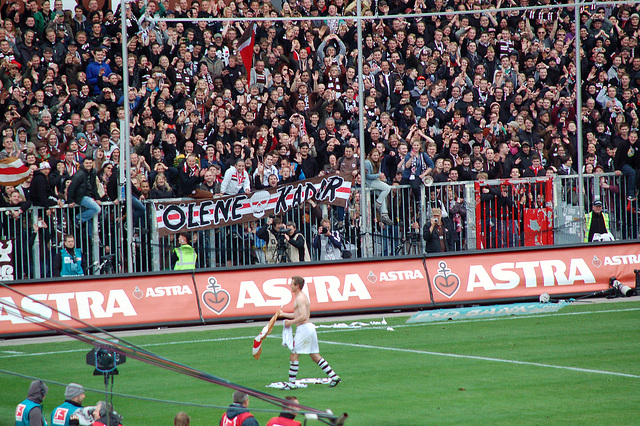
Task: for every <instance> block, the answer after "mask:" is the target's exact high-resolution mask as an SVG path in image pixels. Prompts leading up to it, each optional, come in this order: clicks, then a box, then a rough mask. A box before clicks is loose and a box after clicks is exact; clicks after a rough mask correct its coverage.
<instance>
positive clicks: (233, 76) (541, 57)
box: [0, 0, 640, 248]
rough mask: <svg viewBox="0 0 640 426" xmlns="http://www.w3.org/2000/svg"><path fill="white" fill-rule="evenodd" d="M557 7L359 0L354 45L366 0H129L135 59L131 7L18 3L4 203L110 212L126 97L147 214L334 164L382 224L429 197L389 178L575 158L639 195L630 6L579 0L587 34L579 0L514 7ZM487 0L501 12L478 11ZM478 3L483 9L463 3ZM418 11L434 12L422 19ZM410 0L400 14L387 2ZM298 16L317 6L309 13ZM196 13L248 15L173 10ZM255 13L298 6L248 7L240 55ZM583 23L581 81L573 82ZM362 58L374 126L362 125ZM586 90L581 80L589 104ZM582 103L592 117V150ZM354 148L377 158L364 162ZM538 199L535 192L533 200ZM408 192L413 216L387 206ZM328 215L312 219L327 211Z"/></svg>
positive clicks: (12, 19) (5, 93) (6, 63)
mask: <svg viewBox="0 0 640 426" xmlns="http://www.w3.org/2000/svg"><path fill="white" fill-rule="evenodd" d="M550 4H551V2H550V0H538V1H536V0H519V2H516V1H514V0H508V1H503V0H492V1H487V0H482V1H475V0H468V1H462V0H452V1H448V2H447V1H444V0H426V1H425V0H387V1H385V0H379V1H373V2H370V1H364V2H363V7H364V9H363V13H364V14H365V15H368V16H370V19H368V20H366V21H365V22H363V34H364V38H363V49H362V52H358V50H357V26H356V21H355V20H354V19H352V18H350V17H351V16H352V15H353V14H354V13H355V11H356V2H355V1H349V0H316V1H312V0H288V1H286V2H283V3H282V5H281V7H279V8H277V9H276V8H275V7H274V6H273V5H272V3H271V2H263V1H258V0H250V1H248V2H246V1H230V2H229V1H224V0H220V1H217V2H216V1H209V0H201V1H196V0H193V1H191V2H189V1H188V0H179V1H176V2H175V4H174V6H173V7H170V5H169V2H167V1H164V2H156V1H154V0H149V1H139V2H128V3H126V8H127V10H126V16H127V20H126V28H127V35H128V38H129V42H128V44H127V50H128V60H127V63H123V58H122V54H121V52H122V46H121V39H122V37H121V34H120V16H121V15H120V9H119V7H120V6H118V7H117V8H116V10H115V11H112V10H111V9H110V8H109V7H108V6H107V5H105V6H104V7H103V8H100V7H99V5H98V2H97V1H96V0H90V1H88V2H87V7H86V8H85V7H84V6H83V5H81V4H80V5H78V6H76V7H75V9H74V10H72V11H69V10H63V5H62V2H61V1H60V0H56V1H54V2H53V4H52V3H51V2H50V1H49V0H43V1H41V2H40V4H38V2H37V1H36V0H27V1H25V2H21V1H18V2H16V1H12V0H9V1H7V2H6V3H5V4H4V5H3V6H2V8H1V10H0V12H1V17H2V25H1V26H0V81H1V86H0V89H1V91H0V113H1V114H2V117H3V118H4V120H3V121H2V122H1V123H0V130H1V131H2V138H3V139H2V144H3V149H2V151H0V159H1V158H5V157H19V158H21V159H22V160H23V161H24V162H25V163H26V164H27V165H28V166H29V167H31V168H32V170H33V174H32V176H31V177H30V178H29V179H27V181H25V182H24V183H22V184H20V185H18V186H16V187H13V186H5V187H3V191H2V192H3V193H2V197H0V202H2V203H3V206H13V207H15V206H19V207H20V210H18V211H17V212H15V211H14V212H13V213H12V214H14V216H16V217H18V216H19V215H20V214H21V212H25V211H26V210H27V209H28V208H29V207H30V206H31V205H35V206H41V207H45V208H50V207H52V206H55V205H63V204H65V203H69V204H70V203H76V204H77V205H81V206H82V207H83V209H84V212H83V215H82V217H81V218H79V219H78V220H80V221H86V220H89V219H90V218H91V217H93V216H94V215H95V214H98V213H99V212H100V206H99V203H100V201H107V200H115V199H116V198H117V196H118V182H117V179H118V175H119V173H118V168H119V161H120V156H121V155H122V150H123V147H122V146H121V145H120V143H119V141H120V128H119V120H120V119H122V118H123V116H124V108H129V111H130V114H131V140H130V142H131V148H132V154H131V160H130V167H131V171H132V173H131V174H132V182H131V184H132V188H133V193H134V195H135V199H136V200H134V209H135V211H136V212H137V214H138V217H139V215H143V214H144V206H143V205H142V204H141V203H138V202H137V201H139V200H148V199H163V198H173V197H189V196H191V195H193V194H194V191H195V190H197V189H200V190H204V191H208V192H210V193H213V194H214V196H219V195H234V194H237V193H239V192H246V193H248V192H251V191H255V190H257V189H262V188H265V187H270V186H277V185H278V184H282V183H289V182H292V181H296V180H301V179H305V178H309V177H313V176H318V175H323V174H327V173H331V172H335V171H340V172H343V173H346V174H350V175H351V176H353V179H354V184H355V185H356V186H357V185H359V184H361V183H362V182H363V181H364V183H365V185H366V186H368V187H370V188H372V189H374V190H376V191H379V196H378V197H377V199H376V208H377V210H378V214H377V216H376V221H377V222H378V223H380V224H381V226H384V225H389V224H394V223H398V221H399V220H400V221H402V223H404V224H405V225H406V226H409V225H411V226H413V227H415V226H416V223H415V221H416V220H417V219H416V218H417V216H418V215H417V212H416V208H419V206H418V207H411V206H410V204H409V203H408V202H403V203H400V205H394V206H393V207H394V208H393V209H392V208H391V207H390V206H389V204H390V203H391V202H392V200H389V197H388V194H389V193H390V190H391V188H392V187H393V186H395V185H409V186H410V187H411V191H410V193H411V194H413V197H415V200H414V202H417V201H418V199H419V192H420V190H421V187H422V186H423V185H425V182H426V183H428V182H430V181H431V180H433V181H434V182H449V181H468V180H477V179H493V178H507V179H508V178H518V177H521V176H523V177H524V176H544V175H555V174H560V175H562V174H564V175H568V174H575V173H577V171H578V169H579V168H583V170H584V172H585V173H593V172H599V171H604V172H615V173H616V174H617V175H620V176H621V177H622V179H623V181H622V182H624V185H621V187H620V188H617V189H618V191H619V196H618V200H619V201H620V202H621V203H625V202H627V201H628V202H630V203H634V202H635V199H636V198H635V197H636V193H637V189H638V185H637V184H638V179H637V176H638V170H639V169H640V160H639V159H640V151H639V150H638V148H640V144H639V143H638V128H639V127H640V119H639V117H638V107H639V106H640V93H639V91H638V88H639V87H640V51H639V50H638V49H639V48H638V38H639V36H640V34H639V33H640V15H639V13H638V10H637V6H636V5H615V6H590V7H589V8H585V9H584V10H581V12H580V17H581V22H580V29H579V32H578V34H576V25H575V22H574V20H573V10H570V9H569V8H543V9H532V10H510V9H511V8H514V7H526V6H534V5H541V6H544V5H550ZM493 8H498V9H501V11H499V12H486V11H484V10H487V9H493ZM465 10H469V11H473V13H470V14H453V13H452V12H454V11H465ZM423 12H435V13H437V15H433V16H428V17H421V16H414V15H416V14H420V13H423ZM398 14H399V15H403V17H396V18H391V19H385V15H398ZM302 16H304V17H306V16H311V17H324V19H320V20H313V21H310V20H300V19H298V20H296V18H298V17H302ZM194 17H198V18H207V17H224V18H237V19H235V20H233V21H231V20H228V21H208V22H207V21H198V22H187V21H180V22H175V21H174V22H168V21H163V20H162V18H194ZM253 17H274V18H275V17H291V18H292V19H291V20H285V21H273V20H271V21H256V22H255V23H256V32H255V45H254V49H253V59H252V61H251V68H250V69H245V67H244V65H243V60H242V58H241V56H240V52H239V48H240V43H241V40H240V39H241V37H242V36H243V35H245V34H248V32H247V31H249V30H250V28H251V26H252V25H253V23H252V21H251V18H253ZM332 17H337V19H330V18H332ZM576 35H577V36H578V37H580V40H581V45H582V51H581V55H580V56H581V68H582V70H581V71H582V76H583V80H584V81H583V85H582V87H577V88H576V67H575V45H574V37H576ZM358 60H362V62H363V78H364V89H365V99H364V100H363V102H364V115H365V120H366V121H365V129H366V130H365V138H364V140H359V136H358V134H359V132H358V113H359V110H358V72H357V70H358V62H357V61H358ZM123 73H128V75H129V82H130V85H131V87H130V89H129V92H128V93H123V84H122V75H123ZM576 89H578V90H582V100H583V105H582V116H581V117H576V92H575V90H576ZM576 120H580V121H581V122H582V127H583V137H584V145H583V146H584V152H583V155H584V163H583V164H579V163H578V143H577V140H578V137H579V135H578V134H577V125H576ZM360 156H365V157H366V158H367V162H366V176H365V177H364V179H363V178H362V177H361V176H360V169H359V158H360ZM86 159H89V160H93V161H87V160H86ZM96 178H97V179H96ZM448 192H450V193H451V194H449V195H450V197H449V198H450V202H451V204H450V205H449V204H447V205H439V206H438V208H443V209H444V210H445V212H443V214H442V216H445V213H447V212H449V211H450V212H452V213H451V214H448V215H447V216H448V217H449V219H451V220H453V219H455V218H456V215H457V218H458V221H460V216H461V215H463V214H464V212H463V211H461V212H460V213H456V212H455V209H456V208H457V207H458V208H460V210H463V209H462V208H461V206H462V205H463V202H464V200H463V199H462V197H463V194H455V193H453V192H452V191H451V190H448ZM483 196H486V197H490V198H491V197H492V198H493V199H495V200H499V199H500V197H503V198H505V197H506V198H510V199H513V198H514V197H515V200H516V201H515V202H518V198H517V197H518V195H517V194H502V193H501V192H500V191H499V190H495V191H494V190H488V189H487V190H486V192H485V193H484V194H483ZM87 198H89V199H90V200H88V199H87ZM352 198H353V200H352V201H351V202H350V204H349V208H346V209H342V210H340V209H338V211H337V214H336V215H335V216H334V217H335V219H336V220H335V221H334V223H333V225H334V227H336V228H338V229H340V228H342V226H343V225H344V224H345V223H346V224H347V226H349V223H350V222H348V220H347V219H348V218H349V217H351V218H352V219H353V218H354V217H356V216H354V215H357V212H358V208H359V206H358V205H357V200H358V194H357V192H354V193H353V195H352ZM407 198H408V197H407ZM530 198H531V197H530ZM93 200H96V201H97V202H96V201H94V202H92V201H93ZM538 201H540V200H536V199H535V194H534V197H533V198H532V199H530V200H528V201H527V202H528V203H530V204H532V205H535V204H536V202H538ZM510 202H513V200H511V201H510ZM456 206H457V207H456ZM398 209H399V210H401V213H400V216H404V217H401V218H398V217H394V216H395V214H394V212H397V211H398ZM345 215H346V216H347V218H346V219H345ZM316 219H317V221H318V225H319V224H320V220H321V219H322V215H317V216H316ZM445 219H446V218H445ZM351 224H353V222H351ZM328 225H330V224H328ZM427 226H429V224H427ZM454 227H455V225H454ZM434 245H435V246H437V244H434ZM436 248H437V247H436Z"/></svg>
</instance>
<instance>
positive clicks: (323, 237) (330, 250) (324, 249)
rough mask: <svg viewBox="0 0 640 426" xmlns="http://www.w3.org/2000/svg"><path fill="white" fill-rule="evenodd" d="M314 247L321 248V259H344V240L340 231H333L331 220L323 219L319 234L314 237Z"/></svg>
mask: <svg viewBox="0 0 640 426" xmlns="http://www.w3.org/2000/svg"><path fill="white" fill-rule="evenodd" d="M311 245H312V246H313V248H314V249H316V250H319V253H320V260H337V259H342V250H341V248H342V240H341V238H340V233H339V232H338V231H333V232H331V221H329V219H322V222H320V226H319V227H318V234H317V235H316V236H315V237H314V238H313V243H312V244H311Z"/></svg>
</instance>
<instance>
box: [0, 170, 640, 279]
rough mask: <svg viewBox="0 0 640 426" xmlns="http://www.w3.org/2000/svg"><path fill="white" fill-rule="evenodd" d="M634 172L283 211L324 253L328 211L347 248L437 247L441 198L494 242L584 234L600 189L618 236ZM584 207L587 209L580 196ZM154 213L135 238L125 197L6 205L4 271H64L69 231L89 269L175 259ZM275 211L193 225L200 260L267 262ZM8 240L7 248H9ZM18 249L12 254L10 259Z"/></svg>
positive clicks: (455, 222) (632, 206)
mask: <svg viewBox="0 0 640 426" xmlns="http://www.w3.org/2000/svg"><path fill="white" fill-rule="evenodd" d="M623 179H624V176H615V174H613V173H610V174H600V175H585V176H584V193H583V194H580V193H579V191H578V177H577V176H556V177H554V178H546V177H544V178H524V179H516V180H508V179H507V180H489V181H482V182H478V181H472V182H447V183H434V184H432V185H430V186H423V187H422V189H421V192H420V193H419V197H416V196H415V195H414V193H413V192H412V190H411V188H410V187H408V186H394V187H393V188H392V191H391V193H390V195H389V199H388V206H389V216H390V218H391V219H392V221H393V224H385V223H383V222H382V220H380V219H381V218H380V216H379V213H378V212H377V211H376V209H375V202H374V197H372V195H373V194H372V193H371V191H370V190H368V189H366V190H365V197H366V201H367V202H366V203H365V205H366V208H367V209H368V212H369V215H368V217H370V218H371V220H370V221H369V223H367V224H363V223H362V221H361V212H360V208H361V207H360V201H359V200H360V192H359V189H358V188H354V189H353V191H352V194H351V199H350V200H349V202H348V204H347V206H346V207H345V208H344V210H342V211H341V210H340V209H339V208H337V207H335V206H330V205H323V204H310V203H305V204H304V205H303V206H301V207H300V208H297V209H294V210H292V211H289V212H287V213H286V214H285V215H284V217H283V220H284V221H285V222H286V221H294V222H295V223H296V224H297V228H298V230H299V231H300V232H301V233H302V235H303V236H304V237H305V240H306V242H307V245H308V247H309V250H310V253H311V258H312V260H319V259H320V256H319V255H320V254H319V253H318V251H317V250H315V249H312V247H311V245H312V240H313V238H314V237H315V235H316V233H317V229H318V226H319V225H320V220H321V219H322V218H328V219H330V220H331V222H332V226H333V227H334V229H337V227H338V226H339V231H340V234H341V236H342V240H343V247H342V251H343V254H344V256H345V257H347V256H350V257H351V258H363V257H365V253H367V254H368V255H367V256H366V257H374V258H388V257H398V256H405V255H415V254H421V253H424V252H425V251H426V250H428V247H429V246H428V244H426V243H425V238H424V237H425V231H426V230H427V229H428V227H429V221H430V219H431V216H432V212H433V209H434V208H439V209H440V210H441V211H442V216H443V218H444V221H445V223H446V225H447V226H448V227H449V228H450V232H451V235H450V241H449V242H448V244H447V245H446V247H445V248H446V250H447V251H471V250H479V249H485V248H495V249H507V248H513V247H526V246H540V245H559V244H579V243H582V241H583V238H584V232H585V229H584V219H585V215H586V213H588V212H589V211H590V210H591V203H592V201H593V200H595V199H600V200H601V201H602V202H603V205H604V211H605V212H606V213H608V215H609V218H610V223H611V224H610V227H611V229H610V232H611V233H612V234H613V236H614V237H615V238H616V239H623V240H631V239H637V238H638V232H639V229H638V219H639V218H638V207H639V206H638V202H637V201H636V200H633V201H628V200H627V197H626V195H625V194H624V191H623V190H622V189H621V188H623V185H622V183H623ZM581 196H582V197H583V210H582V211H581V210H580V203H579V200H580V197H581ZM144 205H145V208H146V210H147V211H146V214H145V215H144V216H143V217H142V218H140V219H139V221H138V222H135V223H134V225H135V226H134V228H133V229H132V230H131V232H132V233H133V238H132V241H133V244H132V246H131V247H128V246H127V244H126V241H127V240H128V238H127V237H128V230H127V229H126V220H125V219H126V218H125V214H124V203H120V204H114V203H103V204H102V212H101V214H100V215H99V216H97V217H95V218H93V219H92V220H91V221H89V222H86V223H83V224H82V225H80V226H78V225H76V222H75V219H76V217H78V216H79V215H80V211H81V207H73V208H71V207H66V206H65V207H62V208H57V207H56V208H52V209H50V210H46V211H45V210H44V209H42V208H31V209H29V210H28V211H27V212H24V213H22V214H20V215H17V210H16V209H15V208H8V209H0V234H1V235H0V240H4V241H6V240H10V241H11V243H12V244H11V248H12V250H10V251H11V253H10V255H9V256H6V255H5V254H6V252H7V250H6V248H7V247H9V246H8V245H7V243H5V244H4V245H2V246H0V254H2V255H3V256H2V259H4V261H5V262H4V263H3V262H2V261H1V260H0V264H2V265H0V271H2V272H1V276H2V279H4V280H23V279H37V278H48V277H52V276H53V275H54V267H53V266H54V259H55V256H56V254H57V253H59V252H60V250H61V249H62V244H63V237H64V235H65V234H71V235H74V237H75V240H76V246H77V247H79V248H80V249H81V251H82V253H83V257H84V258H85V259H86V261H85V263H86V265H87V268H86V269H87V270H86V271H85V274H87V275H97V274H112V273H124V272H126V271H127V270H128V265H127V262H128V260H127V259H128V258H129V256H128V254H129V253H128V250H131V251H132V258H133V267H132V269H133V271H134V272H150V271H163V270H170V269H172V265H171V253H172V251H173V250H174V249H175V248H176V247H177V246H178V243H177V238H176V236H173V235H169V236H165V237H162V238H161V237H159V236H158V233H157V229H156V227H155V225H156V222H155V221H154V220H151V218H152V217H154V215H153V209H154V204H153V202H145V203H144ZM265 220H266V219H265V218H263V219H261V220H256V221H253V222H249V223H246V224H242V225H232V226H227V227H222V228H218V229H214V230H206V231H197V232H193V233H192V245H193V247H194V248H195V250H196V252H197V254H198V260H197V268H224V267H228V266H247V267H250V266H251V265H258V264H264V263H265V255H264V253H265V252H264V250H265V244H266V242H265V241H263V240H261V239H260V238H258V237H257V236H256V230H257V229H258V228H259V227H261V226H263V225H264V223H265ZM2 247H5V251H4V252H3V251H2ZM7 259H10V260H7Z"/></svg>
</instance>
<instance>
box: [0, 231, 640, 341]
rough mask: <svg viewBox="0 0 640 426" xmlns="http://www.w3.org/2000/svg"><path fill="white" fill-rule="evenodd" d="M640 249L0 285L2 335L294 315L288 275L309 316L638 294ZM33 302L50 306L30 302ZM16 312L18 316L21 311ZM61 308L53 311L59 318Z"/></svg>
mask: <svg viewBox="0 0 640 426" xmlns="http://www.w3.org/2000/svg"><path fill="white" fill-rule="evenodd" d="M634 269H640V245H638V244H610V245H595V244H594V245H588V246H582V247H575V248H555V249H554V248H552V249H546V248H544V249H537V250H527V251H518V252H486V253H477V254H473V255H471V254H467V255H449V256H437V257H431V256H430V257H427V258H425V259H424V262H423V259H422V258H407V259H397V260H385V261H379V260H378V261H357V262H336V263H333V264H330V265H329V264H327V263H323V264H309V265H299V264H297V265H284V266H276V267H266V268H260V269H245V270H231V269H227V270H215V271H204V272H197V273H195V274H194V275H191V274H190V273H168V274H164V275H148V276H136V277H135V280H133V279H131V277H129V276H125V277H111V278H103V279H87V280H84V281H82V283H81V284H80V283H79V281H77V280H74V281H71V280H67V281H63V280H56V281H50V282H45V283H42V282H39V283H24V284H16V285H12V286H11V288H13V289H15V290H17V291H19V292H20V293H23V294H25V295H28V296H30V298H29V297H25V296H23V295H21V294H19V293H16V292H14V291H11V290H10V289H9V288H5V287H0V336H8V335H15V334H22V333H40V332H43V331H46V329H45V328H43V326H42V324H39V323H42V322H43V321H46V319H52V320H54V321H57V322H60V323H62V324H65V325H68V326H70V327H83V326H82V325H81V324H79V323H77V322H76V321H73V320H71V318H69V317H68V316H67V315H71V316H73V317H75V318H78V319H80V320H82V321H84V322H87V323H89V324H91V325H92V326H97V327H101V328H102V327H109V328H114V327H116V328H131V327H142V326H158V325H163V324H176V323H182V324H198V323H202V322H208V323H211V322H215V321H222V320H223V321H233V320H235V319H238V320H239V319H247V318H266V317H269V316H271V315H272V314H273V313H274V312H275V311H276V310H277V309H278V308H280V307H281V306H284V309H285V310H289V311H291V310H292V302H293V301H292V296H291V292H290V289H289V278H290V277H291V276H293V275H300V276H303V277H304V278H305V281H306V285H305V288H304V291H305V292H306V293H307V294H308V295H309V298H310V300H311V306H312V311H313V312H315V313H318V312H323V313H348V312H356V311H359V312H362V311H367V310H369V311H373V310H385V309H398V308H414V309H421V308H432V307H436V306H444V305H452V304H465V303H469V302H474V303H481V302H482V301H487V302H488V301H492V302H495V301H496V300H516V299H526V298H537V297H538V296H539V295H540V294H541V293H548V294H550V295H566V294H586V293H592V292H598V291H601V290H606V289H607V288H609V279H610V278H611V277H613V276H615V277H617V278H618V279H619V280H620V281H621V282H623V283H624V284H627V285H629V286H631V287H635V275H634ZM32 299H35V300H37V301H40V302H42V303H44V304H46V305H47V306H43V305H40V304H39V303H37V302H35V301H33V300H32ZM19 308H21V309H19ZM58 311H59V312H58Z"/></svg>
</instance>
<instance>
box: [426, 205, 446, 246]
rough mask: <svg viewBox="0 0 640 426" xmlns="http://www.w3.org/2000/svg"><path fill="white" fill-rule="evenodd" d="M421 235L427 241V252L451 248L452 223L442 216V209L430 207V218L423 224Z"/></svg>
mask: <svg viewBox="0 0 640 426" xmlns="http://www.w3.org/2000/svg"><path fill="white" fill-rule="evenodd" d="M422 232H423V237H424V240H425V241H426V243H427V247H426V249H427V253H441V252H445V251H452V250H453V223H452V222H451V219H449V218H448V217H442V210H440V209H439V208H434V209H431V219H430V221H429V223H427V224H426V225H424V227H423V229H422Z"/></svg>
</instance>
